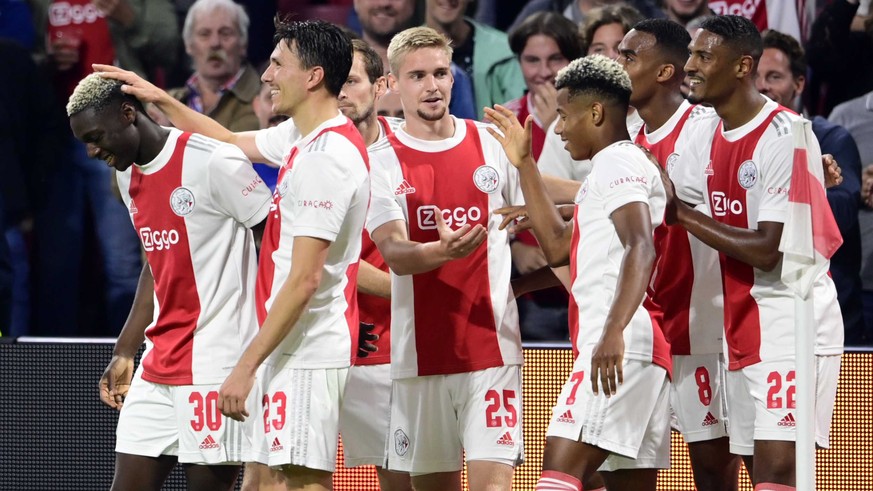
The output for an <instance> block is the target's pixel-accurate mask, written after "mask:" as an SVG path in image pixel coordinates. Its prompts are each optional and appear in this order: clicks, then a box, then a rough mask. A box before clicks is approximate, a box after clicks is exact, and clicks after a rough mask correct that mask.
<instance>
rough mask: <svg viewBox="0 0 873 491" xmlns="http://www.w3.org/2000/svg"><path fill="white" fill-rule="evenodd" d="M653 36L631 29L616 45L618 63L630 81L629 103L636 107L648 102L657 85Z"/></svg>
mask: <svg viewBox="0 0 873 491" xmlns="http://www.w3.org/2000/svg"><path fill="white" fill-rule="evenodd" d="M655 42H656V41H655V36H652V35H651V34H649V33H646V32H640V31H637V30H634V29H631V31H630V32H628V33H627V35H626V36H625V37H624V39H622V41H621V44H619V45H618V53H619V57H618V62H619V63H620V64H621V66H623V67H624V69H625V71H627V74H628V76H629V77H630V80H631V87H632V88H633V91H632V92H631V98H630V103H631V105H632V106H636V105H638V104H639V103H641V102H644V101H646V100H648V99H649V98H650V97H651V96H652V91H653V89H654V87H655V86H656V85H657V81H656V78H657V77H658V73H657V62H658V60H657V59H656V55H657V53H656V52H655V50H656V47H655Z"/></svg>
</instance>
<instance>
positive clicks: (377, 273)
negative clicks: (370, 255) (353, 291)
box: [358, 260, 391, 299]
mask: <svg viewBox="0 0 873 491" xmlns="http://www.w3.org/2000/svg"><path fill="white" fill-rule="evenodd" d="M358 293H366V294H367V295H374V296H377V297H382V298H388V299H390V298H391V275H390V274H388V273H386V272H384V271H382V270H381V269H379V268H377V267H376V266H373V265H372V264H370V263H368V262H367V261H364V260H361V262H360V264H359V266H358Z"/></svg>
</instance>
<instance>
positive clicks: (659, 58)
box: [618, 19, 739, 491]
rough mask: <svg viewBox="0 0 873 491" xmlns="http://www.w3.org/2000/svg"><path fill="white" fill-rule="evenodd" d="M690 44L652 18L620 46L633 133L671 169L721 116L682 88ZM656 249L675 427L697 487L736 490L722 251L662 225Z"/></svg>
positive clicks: (656, 291) (655, 292) (681, 32)
mask: <svg viewBox="0 0 873 491" xmlns="http://www.w3.org/2000/svg"><path fill="white" fill-rule="evenodd" d="M690 41H691V36H689V35H688V31H686V30H685V28H684V27H682V26H681V25H680V24H678V23H676V22H673V21H669V20H666V19H650V20H644V21H642V22H640V23H638V24H637V25H636V26H634V28H633V29H632V30H631V31H630V32H628V33H627V35H625V37H624V39H623V40H622V41H621V44H619V47H618V51H619V58H618V62H619V63H620V64H621V65H622V66H624V68H625V70H626V71H627V72H628V76H629V77H630V80H631V85H632V86H633V91H632V92H631V97H630V103H631V105H632V106H634V107H635V108H636V110H637V111H638V113H639V115H640V117H641V118H642V119H643V121H644V123H645V124H644V125H643V126H642V127H641V128H640V129H639V131H638V132H637V133H636V134H632V135H631V136H632V137H633V138H634V139H635V141H636V143H638V144H640V145H642V146H644V147H646V148H647V149H649V151H651V152H652V154H653V155H654V156H655V158H657V159H658V162H659V163H660V164H661V165H662V166H665V167H666V168H667V171H668V172H670V171H671V170H672V167H673V164H675V161H676V158H677V157H678V155H679V153H681V151H682V148H683V146H684V145H686V144H687V138H688V136H689V134H690V131H688V129H689V128H690V127H691V126H693V125H695V124H700V123H699V122H700V121H706V120H709V121H711V120H712V119H713V118H717V117H718V116H717V115H716V114H715V113H714V112H713V111H712V109H710V108H705V107H703V106H697V105H693V104H691V103H689V102H687V101H686V100H685V98H684V97H683V96H682V93H681V92H680V90H679V87H680V86H681V84H682V81H683V80H684V78H685V69H684V68H685V62H686V61H687V60H688V44H689V42H690ZM698 208H699V209H701V210H706V206H705V205H700V206H699V207H698ZM655 246H656V248H657V249H658V255H659V258H660V259H659V261H658V264H657V267H656V268H655V272H654V275H653V279H652V283H651V286H650V296H651V299H652V301H653V302H654V303H655V304H657V305H658V307H659V308H660V309H661V310H662V311H663V313H664V318H663V322H662V324H661V327H662V329H663V331H664V336H665V337H666V339H667V342H669V343H670V353H671V355H672V357H673V379H672V381H673V383H672V385H671V388H670V406H671V408H672V412H673V416H674V417H675V422H676V424H675V426H676V427H677V429H678V430H679V431H680V432H681V433H682V436H683V437H684V438H685V441H686V442H687V443H688V450H689V455H690V457H691V467H692V469H693V470H694V480H695V484H696V485H697V489H699V490H701V491H731V490H735V489H736V488H737V470H738V468H739V459H738V458H736V457H734V456H732V455H731V454H730V449H729V445H728V438H727V428H726V421H725V417H726V414H725V410H724V404H725V401H724V384H723V383H722V381H723V379H724V371H725V367H724V362H723V356H722V352H723V348H722V339H723V337H724V327H723V326H724V322H723V321H724V312H723V309H722V305H723V296H722V291H721V282H720V281H719V278H720V275H721V272H720V270H719V266H718V254H717V253H716V252H715V251H714V250H713V249H712V248H710V247H709V246H707V245H706V244H703V243H701V242H700V241H699V240H697V239H696V238H695V237H694V236H691V235H690V234H689V233H688V232H687V231H686V230H685V229H684V228H682V227H680V226H677V225H662V226H661V227H659V228H658V229H657V230H656V231H655Z"/></svg>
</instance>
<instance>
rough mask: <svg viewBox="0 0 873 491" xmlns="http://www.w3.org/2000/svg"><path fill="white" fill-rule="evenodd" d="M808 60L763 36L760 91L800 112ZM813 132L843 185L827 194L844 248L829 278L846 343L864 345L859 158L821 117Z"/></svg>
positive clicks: (786, 41) (778, 38)
mask: <svg viewBox="0 0 873 491" xmlns="http://www.w3.org/2000/svg"><path fill="white" fill-rule="evenodd" d="M806 69H807V66H806V57H805V55H804V53H803V48H802V47H801V46H800V43H799V42H798V41H797V40H796V39H794V38H793V37H791V36H789V35H787V34H783V33H781V32H778V31H773V30H770V31H767V33H766V34H765V35H764V52H763V54H762V55H761V59H760V61H759V62H758V75H757V79H756V85H757V87H758V91H759V92H761V93H762V94H764V95H766V96H767V97H769V98H771V99H773V100H774V101H776V102H778V103H779V104H782V105H783V106H785V107H787V108H789V109H792V110H794V111H796V112H797V113H803V112H804V111H803V105H802V103H801V101H800V94H801V93H803V86H804V84H805V83H806ZM812 131H813V133H815V136H816V138H818V142H819V145H820V146H821V151H822V153H829V154H831V155H833V156H834V158H835V159H836V160H837V162H839V164H840V167H841V168H842V170H843V174H842V175H843V182H842V184H840V185H839V186H835V187H832V188H829V189H828V190H827V194H828V202H829V203H830V205H831V210H832V211H833V213H834V218H836V220H837V224H838V225H839V227H840V233H841V234H842V236H843V245H842V246H841V247H840V249H839V250H838V251H837V252H836V254H834V256H833V257H832V258H831V267H830V271H831V276H832V277H833V279H834V284H835V285H836V287H837V296H838V299H839V302H840V310H841V311H842V314H843V326H844V329H845V331H846V337H845V343H846V344H847V345H857V344H862V343H863V342H864V320H863V313H862V305H861V278H860V276H859V275H858V271H859V270H860V267H861V235H860V229H859V227H858V210H859V207H860V204H861V202H860V197H861V195H860V193H861V157H860V156H859V155H858V147H857V146H856V145H855V140H854V139H853V138H852V135H850V134H849V132H848V131H846V129H845V128H843V127H842V126H840V125H838V124H835V123H832V122H829V121H828V120H827V119H824V118H822V117H821V116H816V117H814V118H812Z"/></svg>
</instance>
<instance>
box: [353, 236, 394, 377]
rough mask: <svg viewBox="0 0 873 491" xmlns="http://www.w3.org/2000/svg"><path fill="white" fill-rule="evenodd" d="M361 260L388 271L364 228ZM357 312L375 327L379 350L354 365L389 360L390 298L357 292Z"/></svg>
mask: <svg viewBox="0 0 873 491" xmlns="http://www.w3.org/2000/svg"><path fill="white" fill-rule="evenodd" d="M361 260H362V261H367V262H368V263H370V264H372V265H373V266H374V267H375V268H377V269H379V270H381V271H384V272H385V273H388V265H387V264H385V260H384V259H383V258H382V255H381V254H379V249H377V248H376V244H374V243H373V240H372V239H370V235H369V234H368V233H367V231H366V230H365V231H364V233H363V237H362V240H361ZM358 312H359V314H360V317H361V322H366V323H368V324H373V325H374V326H375V328H374V329H373V333H374V334H376V335H378V336H379V339H378V340H376V342H374V343H373V344H375V345H376V346H377V347H378V348H379V351H377V352H375V353H370V355H368V356H367V357H366V358H358V359H357V360H355V365H381V364H383V363H390V362H391V300H389V299H387V298H382V297H377V296H375V295H367V294H366V293H360V292H359V293H358Z"/></svg>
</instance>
